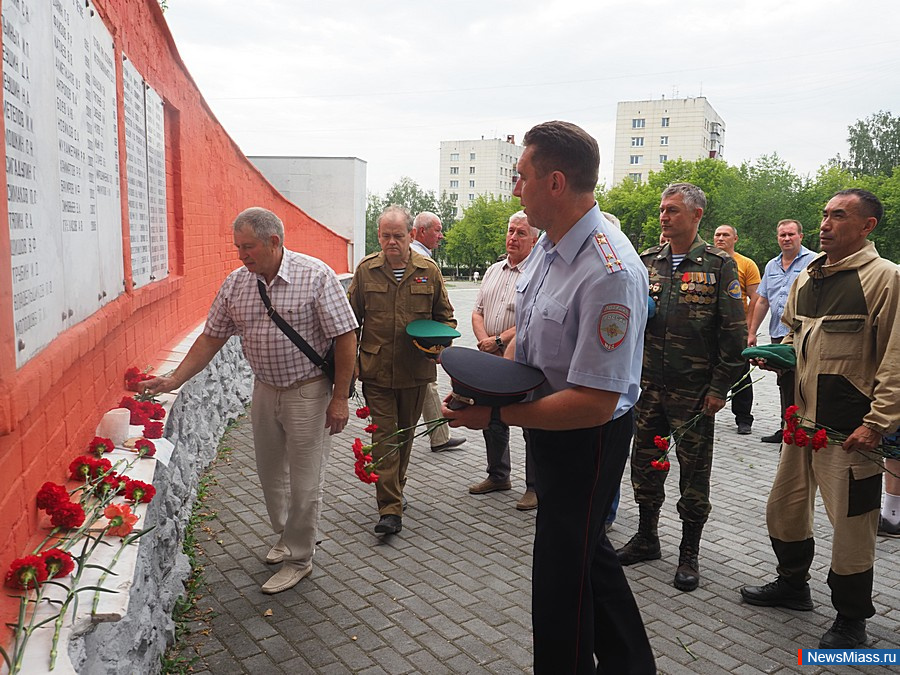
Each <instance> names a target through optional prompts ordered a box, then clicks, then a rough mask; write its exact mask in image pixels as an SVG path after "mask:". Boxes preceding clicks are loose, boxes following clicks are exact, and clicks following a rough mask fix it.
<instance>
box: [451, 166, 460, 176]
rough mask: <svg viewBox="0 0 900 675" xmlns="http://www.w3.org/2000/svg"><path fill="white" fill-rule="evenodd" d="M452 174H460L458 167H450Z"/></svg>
mask: <svg viewBox="0 0 900 675" xmlns="http://www.w3.org/2000/svg"><path fill="white" fill-rule="evenodd" d="M450 173H451V174H455V173H459V167H458V166H451V167H450Z"/></svg>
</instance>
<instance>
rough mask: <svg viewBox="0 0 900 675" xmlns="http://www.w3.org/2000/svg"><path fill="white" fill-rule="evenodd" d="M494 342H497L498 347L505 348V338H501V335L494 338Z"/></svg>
mask: <svg viewBox="0 0 900 675" xmlns="http://www.w3.org/2000/svg"><path fill="white" fill-rule="evenodd" d="M494 342H496V343H497V349H503V340H501V339H500V336H499V335H498V336H496V337H495V338H494Z"/></svg>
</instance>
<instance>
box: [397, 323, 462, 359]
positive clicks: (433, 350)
mask: <svg viewBox="0 0 900 675" xmlns="http://www.w3.org/2000/svg"><path fill="white" fill-rule="evenodd" d="M406 334H407V335H409V336H410V337H411V338H412V340H413V344H414V345H415V346H416V347H418V348H419V349H420V350H422V352H424V353H425V356H427V357H428V358H432V359H435V358H437V356H438V354H440V353H441V350H442V349H443V348H444V347H447V346H449V345H450V343H451V342H453V340H454V339H455V338H458V337H459V336H460V335H461V333H460V332H459V331H458V330H456V329H455V328H451V327H450V326H448V325H447V324H445V323H441V322H440V321H433V320H431V319H416V320H415V321H410V322H409V323H408V324H406Z"/></svg>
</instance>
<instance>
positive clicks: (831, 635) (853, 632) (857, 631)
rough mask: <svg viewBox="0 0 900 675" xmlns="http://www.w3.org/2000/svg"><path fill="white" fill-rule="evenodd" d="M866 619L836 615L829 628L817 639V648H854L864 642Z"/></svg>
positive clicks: (862, 644) (865, 638)
mask: <svg viewBox="0 0 900 675" xmlns="http://www.w3.org/2000/svg"><path fill="white" fill-rule="evenodd" d="M867 639H868V638H867V637H866V620H865V619H848V618H847V617H845V616H841V615H840V614H838V615H837V618H836V619H835V620H834V623H833V624H832V626H831V628H829V629H828V630H827V631H826V633H825V635H823V636H822V639H821V640H819V649H856V648H858V647H862V646H864V645H865V644H866V640H867Z"/></svg>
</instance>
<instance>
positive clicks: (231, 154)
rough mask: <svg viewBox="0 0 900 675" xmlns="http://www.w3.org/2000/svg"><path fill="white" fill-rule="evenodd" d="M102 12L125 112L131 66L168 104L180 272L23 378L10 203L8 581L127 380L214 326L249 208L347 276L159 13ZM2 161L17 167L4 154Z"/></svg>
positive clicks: (2, 345)
mask: <svg viewBox="0 0 900 675" xmlns="http://www.w3.org/2000/svg"><path fill="white" fill-rule="evenodd" d="M0 2H2V0H0ZM95 2H96V5H97V8H98V12H99V14H100V16H101V17H102V18H103V20H104V21H105V23H106V26H107V28H108V29H109V30H110V33H111V34H112V35H113V38H114V43H115V51H116V56H117V58H116V63H117V70H118V72H117V78H118V93H119V100H120V101H121V99H122V72H121V68H122V60H121V55H122V54H123V53H124V54H127V56H128V58H129V59H130V60H131V62H132V63H133V64H134V66H135V67H136V68H137V70H138V71H139V72H140V73H141V75H143V77H144V79H146V80H147V82H148V84H149V85H150V86H151V87H152V88H153V89H154V90H156V92H157V93H158V94H159V95H160V96H162V98H163V100H164V101H165V110H166V127H167V129H166V136H167V144H166V164H167V195H168V211H169V263H170V264H169V268H170V270H171V272H170V275H169V277H168V278H167V279H165V280H162V281H159V282H156V283H152V284H150V285H148V286H145V287H142V288H139V289H136V290H135V289H131V288H129V289H128V290H127V291H126V292H125V293H124V294H123V295H122V296H120V297H119V298H118V299H116V300H114V301H113V302H111V303H109V304H108V305H107V306H105V307H104V308H102V309H101V310H100V311H98V312H96V313H95V314H94V315H92V316H90V317H89V318H88V319H86V320H85V321H82V322H81V323H80V324H78V325H77V326H75V327H73V328H71V329H69V330H67V331H66V332H65V333H63V334H61V335H60V336H59V337H58V338H57V339H56V340H54V341H53V342H52V343H51V344H50V345H49V346H48V347H47V348H46V349H44V350H43V351H41V352H40V353H39V354H37V355H36V356H35V357H34V358H32V359H31V360H30V361H29V362H28V363H27V364H25V365H24V366H23V367H22V368H20V369H18V370H17V369H16V362H15V351H14V350H15V347H14V339H13V338H14V333H13V321H12V291H11V288H12V278H11V271H10V243H9V227H8V224H9V223H8V213H7V207H6V200H0V575H5V573H6V570H7V569H8V565H9V563H10V561H11V560H12V559H13V558H15V557H18V556H20V555H23V554H24V553H25V551H26V548H27V547H28V545H29V544H31V545H34V543H35V541H34V540H35V539H36V537H37V535H38V532H37V511H36V507H35V503H34V501H35V495H36V493H37V490H38V489H39V488H40V486H41V485H42V484H43V483H44V481H47V480H52V481H56V482H62V481H63V479H64V476H65V471H66V468H67V466H68V464H69V462H70V461H71V459H72V458H73V457H74V456H75V455H77V454H80V453H81V452H83V450H84V449H86V447H87V444H88V443H89V441H90V440H91V438H93V435H94V429H95V427H96V425H97V422H98V421H99V419H100V416H101V415H102V414H103V413H104V412H105V411H106V410H108V409H109V408H111V407H112V406H114V405H115V404H116V403H117V402H118V400H119V398H120V397H121V395H122V388H123V384H122V376H123V373H124V372H125V369H126V368H128V367H129V366H133V365H134V366H139V367H143V366H145V365H148V364H152V363H153V360H154V357H155V355H156V354H157V353H158V352H160V350H161V349H162V348H163V347H165V346H167V345H169V344H171V343H173V342H174V341H175V339H176V338H177V337H178V336H179V335H181V334H183V333H185V332H186V331H187V330H189V329H190V328H192V327H194V326H196V325H197V324H198V323H200V322H201V321H202V320H203V318H204V317H205V315H206V311H207V309H208V307H209V304H210V302H211V301H212V299H213V296H214V295H215V292H216V290H217V289H218V287H219V285H220V283H221V282H222V280H223V279H224V278H225V276H226V274H227V273H228V272H230V271H231V270H233V269H234V268H236V267H237V265H238V264H239V263H238V261H237V258H236V256H235V255H234V252H233V248H232V243H231V232H230V224H231V222H232V220H233V219H234V216H235V215H236V214H237V213H238V212H240V211H241V210H243V209H244V208H246V207H248V206H264V207H266V208H269V209H271V210H273V211H274V212H276V213H277V214H278V215H279V216H280V217H281V218H282V220H283V221H284V223H285V227H286V230H287V232H286V236H285V239H286V244H287V246H288V247H289V248H292V249H294V250H298V251H302V252H304V253H308V254H310V255H314V256H316V257H318V258H321V259H322V260H324V261H325V262H326V263H328V264H329V265H331V266H332V267H333V268H334V269H335V271H337V272H346V271H348V266H347V240H346V239H344V238H343V237H341V236H339V235H337V234H335V233H334V232H332V231H330V230H328V229H327V228H326V227H324V226H323V225H321V224H320V223H318V222H316V221H315V220H313V219H312V218H310V217H309V216H308V215H306V214H305V213H304V212H303V211H301V210H300V209H299V208H297V207H296V206H294V205H293V204H291V203H290V202H288V201H286V200H285V199H284V198H283V197H281V195H280V194H279V193H278V192H277V191H276V190H275V189H274V188H273V187H272V186H271V185H270V184H269V183H268V182H267V181H266V180H265V179H264V178H263V176H262V175H261V174H260V173H259V172H258V171H257V170H256V169H255V168H254V167H253V165H252V164H251V163H250V162H249V161H248V160H247V158H246V157H244V155H243V154H242V153H241V152H240V150H239V149H238V147H237V145H236V144H235V143H234V142H233V141H232V140H231V138H230V137H229V136H228V134H227V133H226V132H225V130H224V129H223V128H222V127H221V126H220V125H219V123H218V122H217V121H216V119H215V117H214V116H213V115H212V113H211V112H210V110H209V108H208V107H207V106H206V104H205V102H204V101H203V98H202V96H201V94H200V92H199V91H198V89H197V87H196V85H195V84H194V82H193V80H192V79H191V77H190V75H189V74H188V72H187V70H186V69H185V67H184V64H183V63H182V62H181V59H180V57H179V56H178V53H177V51H176V48H175V44H174V42H173V40H172V36H171V34H170V33H169V29H168V27H167V26H166V23H165V19H164V18H163V15H162V13H161V12H160V10H159V6H158V4H157V2H156V0H95ZM118 129H119V154H120V176H121V182H122V190H121V195H122V229H123V256H125V276H126V278H130V276H131V275H130V259H129V257H128V255H127V252H129V251H130V244H129V237H128V233H129V230H128V209H127V181H126V174H125V168H124V167H125V150H124V148H125V135H124V134H125V132H124V130H125V123H124V113H123V111H122V108H121V105H120V108H119V124H118ZM0 133H2V119H0ZM0 138H2V136H0ZM0 155H4V156H3V158H2V159H5V148H4V147H3V145H2V143H0ZM0 164H2V165H5V162H3V161H0ZM15 604H16V603H15V602H14V601H13V600H11V599H9V598H8V597H6V594H5V593H0V618H2V619H3V621H8V620H11V619H12V611H13V607H14V606H15ZM0 641H5V636H4V635H2V634H0Z"/></svg>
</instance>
